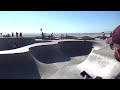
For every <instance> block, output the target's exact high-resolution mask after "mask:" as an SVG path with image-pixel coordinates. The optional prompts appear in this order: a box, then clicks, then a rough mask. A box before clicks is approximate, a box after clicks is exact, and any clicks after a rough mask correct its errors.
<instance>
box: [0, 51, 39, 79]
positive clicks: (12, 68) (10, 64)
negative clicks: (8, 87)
mask: <svg viewBox="0 0 120 90" xmlns="http://www.w3.org/2000/svg"><path fill="white" fill-rule="evenodd" d="M40 78H41V76H40V74H39V71H38V69H37V66H36V63H35V61H34V59H33V58H32V57H31V55H30V54H29V53H28V52H27V53H19V54H4V55H0V79H40Z"/></svg>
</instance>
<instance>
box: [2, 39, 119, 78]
mask: <svg viewBox="0 0 120 90" xmlns="http://www.w3.org/2000/svg"><path fill="white" fill-rule="evenodd" d="M24 42H25V41H24ZM31 42H35V41H34V40H33V41H31ZM21 43H23V41H22V42H21ZM28 44H29V45H27V44H26V45H25V46H22V47H20V48H16V49H10V50H4V51H0V79H82V78H83V77H82V76H80V72H82V71H83V70H85V71H86V72H87V73H89V74H90V75H91V76H93V77H94V76H95V75H96V73H95V71H94V72H93V71H92V70H93V68H92V69H88V68H89V67H87V66H85V65H87V64H86V62H87V61H89V63H91V62H90V61H91V59H89V58H90V57H92V60H93V59H94V60H96V59H97V58H98V57H99V56H101V57H106V58H107V57H109V56H110V58H108V59H110V60H114V59H113V57H111V56H112V54H113V53H112V54H110V55H109V54H108V53H111V52H112V51H110V50H108V49H109V48H108V47H107V45H106V43H105V42H100V41H91V40H90V41H81V40H55V41H51V42H50V41H48V42H42V43H31V44H30V43H28ZM0 48H1V49H2V47H0ZM107 48H108V49H107ZM4 49H6V48H4ZM2 50H3V49H2ZM105 50H108V51H107V52H105ZM92 53H94V56H93V54H92ZM91 55H92V56H91ZM88 59H89V60H88ZM103 59H104V58H102V60H101V61H103ZM108 59H105V60H106V62H107V63H108V62H109V60H108ZM96 62H98V60H96ZM113 62H114V61H112V63H113ZM84 63H85V64H84ZM100 63H101V62H100ZM114 63H116V64H117V66H116V67H114V65H115V64H114V65H113V67H114V68H116V69H115V71H117V70H118V67H119V65H118V62H116V61H115V62H114ZM108 64H109V63H108ZM91 65H92V64H91ZM104 65H107V64H104ZM88 66H90V65H88ZM98 66H99V65H97V66H96V67H94V68H97V67H98ZM109 66H111V64H109ZM86 68H87V69H88V70H87V69H86ZM98 69H99V68H98ZM102 70H103V72H104V69H102ZM106 71H107V70H106ZM96 72H99V71H96ZM109 74H110V75H111V76H112V75H113V73H109ZM117 74H118V73H115V74H114V75H117ZM100 75H101V74H100ZM102 75H103V77H105V76H108V75H107V74H104V73H102Z"/></svg>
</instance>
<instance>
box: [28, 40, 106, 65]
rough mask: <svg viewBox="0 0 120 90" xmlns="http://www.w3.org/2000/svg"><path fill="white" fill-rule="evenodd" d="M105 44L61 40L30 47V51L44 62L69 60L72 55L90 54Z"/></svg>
mask: <svg viewBox="0 0 120 90" xmlns="http://www.w3.org/2000/svg"><path fill="white" fill-rule="evenodd" d="M103 47H105V45H104V44H101V43H99V42H91V41H86V42H84V41H60V42H58V44H52V45H42V46H36V47H32V48H30V53H31V54H32V55H33V56H34V57H35V58H36V59H37V60H38V61H40V62H42V63H47V64H49V63H55V62H64V61H69V60H70V57H75V56H82V55H88V54H89V53H90V52H91V50H92V48H95V49H100V48H103Z"/></svg>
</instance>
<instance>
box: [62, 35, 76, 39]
mask: <svg viewBox="0 0 120 90" xmlns="http://www.w3.org/2000/svg"><path fill="white" fill-rule="evenodd" d="M64 39H78V38H77V37H74V36H67V37H64Z"/></svg>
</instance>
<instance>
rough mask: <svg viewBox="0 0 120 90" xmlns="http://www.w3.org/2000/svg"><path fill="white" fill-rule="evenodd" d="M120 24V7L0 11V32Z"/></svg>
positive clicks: (89, 30) (109, 27)
mask: <svg viewBox="0 0 120 90" xmlns="http://www.w3.org/2000/svg"><path fill="white" fill-rule="evenodd" d="M119 24H120V11H0V32H2V33H11V32H23V33H40V28H42V29H43V32H45V33H52V32H53V33H99V32H103V31H104V32H106V31H113V29H114V28H115V27H116V26H118V25H119Z"/></svg>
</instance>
